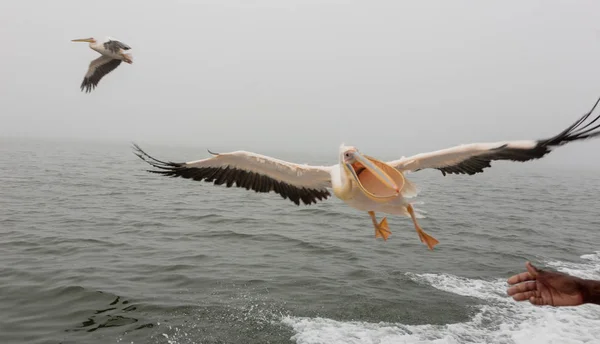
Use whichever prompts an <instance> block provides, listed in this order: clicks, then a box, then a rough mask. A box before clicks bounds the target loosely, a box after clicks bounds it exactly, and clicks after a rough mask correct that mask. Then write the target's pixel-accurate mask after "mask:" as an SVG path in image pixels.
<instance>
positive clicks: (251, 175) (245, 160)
mask: <svg viewBox="0 0 600 344" xmlns="http://www.w3.org/2000/svg"><path fill="white" fill-rule="evenodd" d="M134 149H135V154H136V155H137V156H139V157H140V158H141V159H142V160H144V161H146V162H147V163H149V164H150V165H152V166H154V167H155V168H158V169H159V170H149V171H148V172H152V173H159V174H162V175H165V176H171V177H183V178H190V179H193V180H205V181H207V182H214V184H215V185H221V184H226V185H227V187H231V186H233V185H234V184H235V186H237V187H243V188H246V189H247V190H250V189H252V190H254V191H256V192H270V191H275V192H276V193H278V194H280V195H281V197H283V198H284V199H285V198H289V199H290V200H291V201H292V202H294V203H296V204H297V205H300V201H302V202H303V203H304V204H311V203H317V200H319V201H320V200H325V199H327V197H329V196H331V194H330V193H329V191H328V190H327V188H328V187H331V174H330V171H331V169H332V167H326V166H308V165H299V164H294V163H290V162H287V161H283V160H278V159H275V158H271V157H268V156H264V155H260V154H255V153H251V152H244V151H237V152H231V153H223V154H213V153H211V154H213V157H211V158H208V159H203V160H197V161H190V162H182V163H175V162H165V161H160V160H158V159H155V158H153V157H151V156H150V155H148V154H147V153H146V152H144V151H143V150H142V149H141V148H140V147H139V146H137V145H135V144H134Z"/></svg>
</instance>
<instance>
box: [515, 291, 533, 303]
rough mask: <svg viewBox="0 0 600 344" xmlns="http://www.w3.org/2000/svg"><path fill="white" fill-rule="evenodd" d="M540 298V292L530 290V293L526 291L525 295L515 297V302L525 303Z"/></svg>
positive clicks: (520, 294)
mask: <svg viewBox="0 0 600 344" xmlns="http://www.w3.org/2000/svg"><path fill="white" fill-rule="evenodd" d="M537 297H538V292H537V290H530V291H526V292H524V293H518V294H515V295H513V297H512V298H513V300H515V301H525V300H530V301H531V299H532V298H534V299H537Z"/></svg>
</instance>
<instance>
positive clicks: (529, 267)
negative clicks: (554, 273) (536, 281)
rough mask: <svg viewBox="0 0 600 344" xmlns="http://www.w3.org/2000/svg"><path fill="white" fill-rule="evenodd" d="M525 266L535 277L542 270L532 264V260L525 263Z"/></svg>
mask: <svg viewBox="0 0 600 344" xmlns="http://www.w3.org/2000/svg"><path fill="white" fill-rule="evenodd" d="M525 267H526V268H527V271H528V272H529V274H530V275H531V276H532V277H533V278H536V277H537V275H538V274H539V273H540V272H541V270H538V268H536V267H535V266H533V264H531V262H527V263H525Z"/></svg>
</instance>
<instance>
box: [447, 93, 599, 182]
mask: <svg viewBox="0 0 600 344" xmlns="http://www.w3.org/2000/svg"><path fill="white" fill-rule="evenodd" d="M598 105H600V98H598V99H597V100H596V102H595V103H594V106H592V108H591V109H590V110H589V111H588V112H587V113H585V114H584V115H583V116H581V117H580V118H579V119H578V120H577V121H576V122H575V123H573V124H571V125H570V126H569V127H568V128H566V129H565V130H563V131H562V132H561V133H559V134H558V135H556V136H554V137H551V138H549V139H545V140H538V141H537V142H536V145H535V146H534V147H533V148H530V149H521V148H511V147H508V145H503V146H501V147H498V148H496V149H493V150H491V151H489V152H488V153H487V154H485V155H481V156H474V157H471V158H469V159H467V160H464V161H462V162H460V163H458V164H456V165H453V166H446V167H439V168H437V169H438V170H439V171H441V172H442V175H443V176H446V175H447V174H468V175H474V174H477V173H482V172H484V169H485V168H488V167H491V162H492V161H493V160H511V161H516V162H525V161H529V160H533V159H540V158H542V157H544V156H545V155H546V154H548V153H550V152H551V151H552V149H553V148H555V147H558V146H561V145H564V144H566V143H568V142H573V141H579V140H584V139H590V138H593V137H597V136H600V123H597V124H595V125H594V123H596V122H598V121H599V120H600V114H599V115H598V116H596V117H592V118H591V119H590V120H588V119H589V118H590V116H591V115H592V113H593V112H594V111H595V110H596V108H597V107H598Z"/></svg>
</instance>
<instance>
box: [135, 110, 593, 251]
mask: <svg viewBox="0 0 600 344" xmlns="http://www.w3.org/2000/svg"><path fill="white" fill-rule="evenodd" d="M598 102H600V99H598V101H596V103H595V104H594V107H592V109H591V110H590V111H589V112H588V113H586V114H585V115H584V116H582V117H581V118H580V119H579V120H578V121H577V122H575V123H574V124H573V125H571V126H569V127H568V128H566V129H565V130H563V131H562V132H561V133H559V134H558V135H556V136H554V137H552V138H549V139H545V140H521V141H505V142H496V143H473V144H465V145H459V146H456V147H451V148H447V149H442V150H438V151H434V152H429V153H421V154H417V155H414V156H410V157H405V158H402V159H398V160H394V161H389V162H383V161H380V160H377V159H375V158H373V157H369V156H366V155H362V154H361V153H360V152H359V151H358V150H357V149H356V148H355V147H348V146H344V145H342V146H341V147H340V149H339V156H338V164H336V165H332V166H310V165H300V164H295V163H291V162H287V161H283V160H279V159H275V158H272V157H268V156H265V155H260V154H256V153H251V152H245V151H237V152H231V153H223V154H215V153H211V154H213V156H212V157H210V158H207V159H202V160H196V161H190V162H184V163H174V162H165V161H161V160H158V159H155V158H153V157H151V156H150V155H148V154H146V153H145V152H144V151H143V150H142V149H141V148H140V147H139V146H137V145H135V150H136V154H137V155H138V156H139V157H140V158H141V159H143V160H144V161H146V162H148V163H149V164H150V165H152V166H154V167H155V168H157V170H150V171H149V172H152V173H158V174H162V175H165V176H172V177H183V178H188V179H193V180H205V181H207V182H213V183H214V184H216V185H221V184H226V186H227V187H231V186H234V185H235V186H237V187H243V188H246V189H248V190H250V189H252V190H254V191H256V192H271V191H273V192H276V193H278V194H280V195H281V196H282V197H283V198H284V199H286V198H288V199H290V200H291V201H292V202H294V203H295V204H297V205H299V204H300V202H302V203H304V204H311V203H317V202H318V201H322V200H325V199H327V198H328V197H330V196H331V194H330V192H329V189H333V193H334V195H335V196H336V197H338V198H339V199H341V200H342V201H344V202H345V203H346V204H348V205H350V206H351V207H353V208H355V209H358V210H361V211H367V212H369V215H370V216H371V220H372V222H373V226H374V228H375V236H376V237H382V238H383V239H387V238H388V236H389V234H390V233H391V232H390V230H389V227H388V224H387V219H386V218H383V220H382V221H381V222H380V223H378V222H377V221H376V218H375V212H377V211H380V212H384V213H387V214H395V215H403V216H410V217H411V219H412V221H413V224H414V226H415V229H416V231H417V233H418V235H419V238H420V239H421V241H422V242H423V243H425V244H426V245H427V246H428V247H429V248H430V249H433V247H434V246H435V245H436V244H437V243H438V241H437V240H436V239H435V238H433V237H431V236H430V235H428V234H427V233H425V232H424V231H423V230H422V229H421V227H420V226H419V224H418V223H417V220H416V215H415V212H414V209H413V207H412V205H411V203H410V202H409V201H408V199H409V198H411V197H414V196H416V194H417V189H416V187H415V185H413V184H412V183H411V182H410V181H409V180H408V179H407V178H406V177H405V176H404V172H406V171H419V170H422V169H426V168H432V169H438V170H440V171H441V172H442V174H443V175H446V174H448V173H450V174H453V173H455V174H469V175H472V174H476V173H481V172H483V171H484V169H485V168H487V167H490V166H491V162H492V161H494V160H510V161H528V160H533V159H539V158H542V157H543V156H545V155H546V154H548V153H549V152H550V151H551V150H552V149H554V148H556V147H558V146H561V145H563V144H566V143H568V142H572V141H578V140H584V139H588V138H592V137H596V136H600V130H599V128H600V124H598V123H596V122H597V121H598V120H599V118H600V116H597V117H595V118H590V115H591V114H592V113H593V111H594V110H595V108H596V106H597V105H598Z"/></svg>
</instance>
